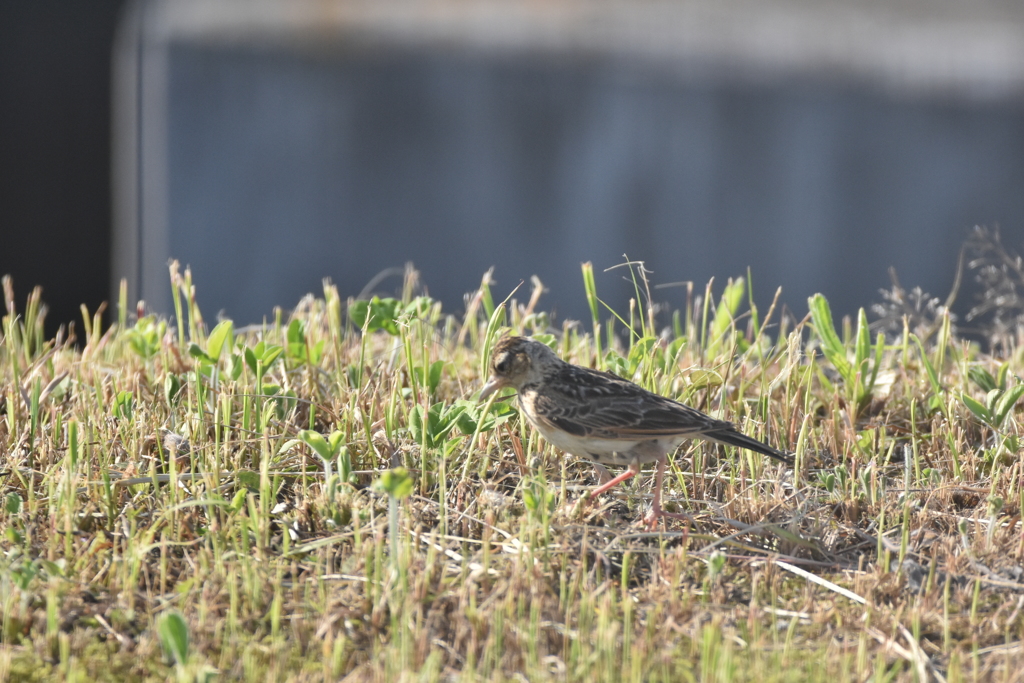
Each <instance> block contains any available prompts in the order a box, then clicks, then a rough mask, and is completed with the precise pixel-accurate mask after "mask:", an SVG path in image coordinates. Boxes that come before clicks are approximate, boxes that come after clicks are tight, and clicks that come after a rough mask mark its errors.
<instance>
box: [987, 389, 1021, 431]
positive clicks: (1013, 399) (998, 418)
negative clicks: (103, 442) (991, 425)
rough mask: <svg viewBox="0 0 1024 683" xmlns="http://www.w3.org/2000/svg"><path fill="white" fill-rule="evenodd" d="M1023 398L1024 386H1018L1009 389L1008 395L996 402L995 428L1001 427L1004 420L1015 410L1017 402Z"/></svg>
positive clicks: (1005, 394)
mask: <svg viewBox="0 0 1024 683" xmlns="http://www.w3.org/2000/svg"><path fill="white" fill-rule="evenodd" d="M1021 396H1024V384H1018V385H1017V386H1015V387H1013V388H1012V389H1009V390H1008V391H1007V392H1006V393H1004V394H1003V395H1002V397H1000V399H999V400H998V401H996V406H995V410H994V413H995V415H994V417H995V426H996V427H999V426H1000V425H1002V424H1003V420H1005V419H1006V416H1007V415H1008V414H1009V413H1010V411H1011V410H1013V407H1014V406H1015V405H1017V401H1019V400H1020V398H1021Z"/></svg>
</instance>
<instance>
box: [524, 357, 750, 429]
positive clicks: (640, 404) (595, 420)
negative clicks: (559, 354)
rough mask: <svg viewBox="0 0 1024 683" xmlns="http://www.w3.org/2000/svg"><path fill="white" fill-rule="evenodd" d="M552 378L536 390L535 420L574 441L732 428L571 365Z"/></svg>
mask: <svg viewBox="0 0 1024 683" xmlns="http://www.w3.org/2000/svg"><path fill="white" fill-rule="evenodd" d="M552 379H553V380H554V381H547V382H544V383H543V385H541V386H538V387H536V389H535V391H536V395H535V397H534V399H533V412H534V417H535V418H536V419H538V420H540V421H542V422H544V423H547V424H549V425H551V426H553V427H555V428H558V429H561V430H564V431H566V432H569V433H570V434H573V435H575V436H591V437H596V438H602V439H630V440H636V439H637V438H645V437H649V438H657V437H663V436H686V435H693V436H698V435H699V434H701V433H702V432H705V431H708V430H716V429H717V430H727V429H731V428H732V424H731V423H729V422H725V421H723V420H716V419H714V418H712V417H709V416H708V415H705V414H704V413H702V412H700V411H699V410H695V409H693V408H690V407H689V406H686V405H683V404H682V403H679V402H677V401H673V400H672V399H669V398H665V397H664V396H659V395H657V394H653V393H651V392H649V391H647V390H645V389H643V388H641V387H639V386H637V385H636V384H633V383H632V382H628V381H626V380H624V379H622V378H620V377H616V376H615V375H612V374H610V373H605V372H597V371H595V370H589V369H586V368H579V367H577V366H569V367H568V368H567V369H566V371H565V372H563V373H560V374H559V376H557V377H555V378H552Z"/></svg>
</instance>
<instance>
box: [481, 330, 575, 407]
mask: <svg viewBox="0 0 1024 683" xmlns="http://www.w3.org/2000/svg"><path fill="white" fill-rule="evenodd" d="M558 362H559V361H558V356H556V355H555V353H554V351H552V350H551V349H549V348H548V347H547V346H546V345H545V344H542V343H540V342H539V341H536V340H534V339H527V338H526V337H505V338H504V339H502V340H500V341H499V342H498V343H497V344H495V345H494V351H493V352H492V353H491V376H490V378H489V379H488V380H487V384H485V385H484V388H483V389H482V390H481V391H480V399H481V400H483V399H485V398H487V397H488V396H490V395H491V394H493V393H494V392H495V391H498V390H499V389H504V388H505V387H514V388H515V389H516V390H517V391H518V390H519V389H520V388H521V387H522V386H523V385H524V384H528V383H530V382H531V381H535V380H537V379H539V378H540V377H541V375H543V373H544V369H545V367H547V366H548V365H551V364H553V363H558Z"/></svg>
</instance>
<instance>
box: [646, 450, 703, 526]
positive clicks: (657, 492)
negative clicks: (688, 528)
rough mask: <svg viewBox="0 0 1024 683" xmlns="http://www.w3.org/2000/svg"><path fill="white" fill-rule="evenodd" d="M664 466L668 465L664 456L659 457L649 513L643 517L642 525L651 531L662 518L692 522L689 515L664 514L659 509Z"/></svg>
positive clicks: (677, 513)
mask: <svg viewBox="0 0 1024 683" xmlns="http://www.w3.org/2000/svg"><path fill="white" fill-rule="evenodd" d="M666 465H668V458H666V457H665V456H664V455H663V456H661V457H660V458H658V467H657V469H656V470H655V472H654V495H653V501H652V503H651V511H650V512H648V513H647V516H645V517H644V523H645V524H646V525H647V526H648V527H650V528H652V529H653V528H654V527H655V526H657V524H658V520H659V519H661V518H662V517H672V518H674V519H685V520H689V521H690V522H692V521H693V518H692V517H690V515H686V514H683V513H679V512H665V511H664V510H663V509H662V508H661V489H662V486H663V485H664V483H665V467H666Z"/></svg>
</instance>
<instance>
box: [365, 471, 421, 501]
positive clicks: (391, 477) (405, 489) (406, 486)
mask: <svg viewBox="0 0 1024 683" xmlns="http://www.w3.org/2000/svg"><path fill="white" fill-rule="evenodd" d="M374 488H376V489H377V490H379V491H384V492H385V493H387V494H388V495H389V496H392V497H393V498H397V499H398V500H402V499H403V498H405V497H407V496H408V495H410V494H411V493H412V489H413V480H412V476H411V475H410V474H409V470H407V469H405V468H404V467H395V468H392V469H390V470H387V471H386V472H384V473H383V474H381V475H380V479H378V480H377V481H376V482H375V483H374Z"/></svg>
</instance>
